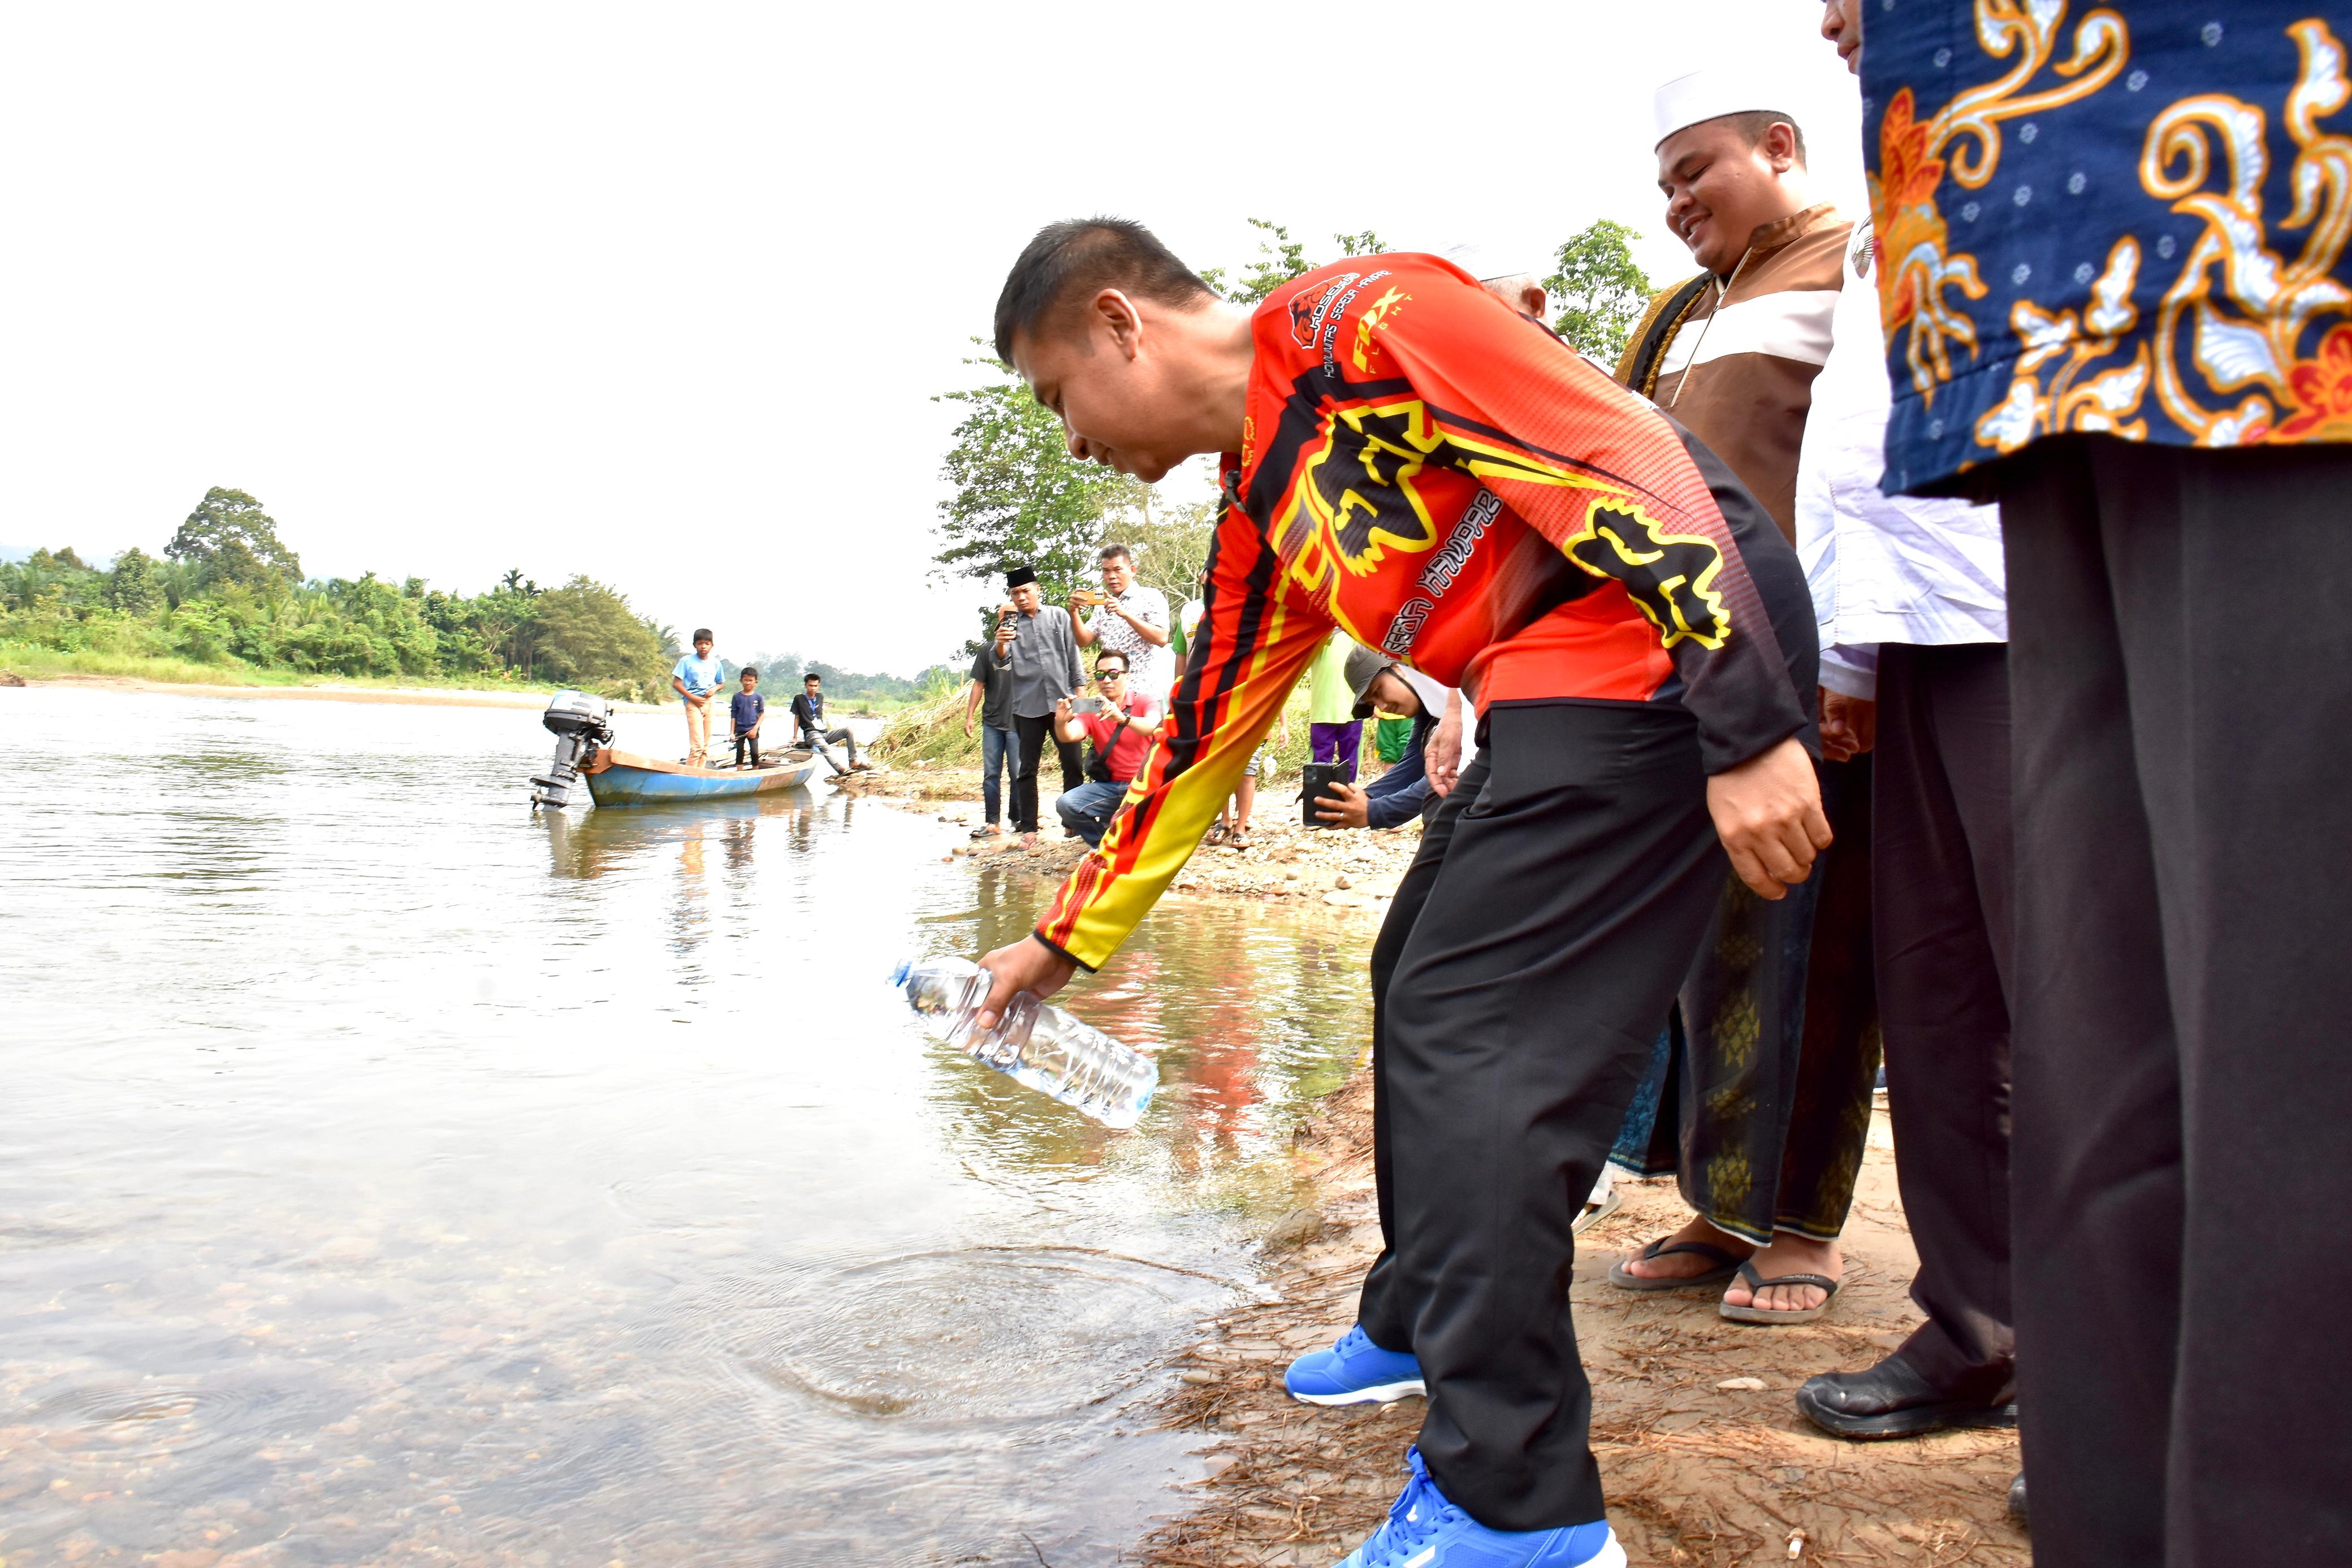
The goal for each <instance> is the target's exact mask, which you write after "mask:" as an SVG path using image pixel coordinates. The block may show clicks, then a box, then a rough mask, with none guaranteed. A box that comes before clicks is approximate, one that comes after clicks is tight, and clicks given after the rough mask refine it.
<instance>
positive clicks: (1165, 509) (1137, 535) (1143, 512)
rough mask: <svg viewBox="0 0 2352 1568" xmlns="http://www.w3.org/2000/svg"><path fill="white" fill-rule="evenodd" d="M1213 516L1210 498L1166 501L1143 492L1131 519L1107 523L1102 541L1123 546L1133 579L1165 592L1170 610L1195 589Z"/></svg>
mask: <svg viewBox="0 0 2352 1568" xmlns="http://www.w3.org/2000/svg"><path fill="white" fill-rule="evenodd" d="M1216 516H1217V504H1216V502H1215V501H1214V500H1213V499H1209V500H1200V501H1167V500H1163V499H1160V498H1159V497H1154V496H1152V495H1150V493H1148V492H1147V493H1146V495H1145V497H1144V498H1143V500H1142V503H1141V504H1140V505H1139V507H1137V508H1136V510H1135V512H1134V513H1133V514H1132V515H1129V516H1122V517H1118V518H1115V519H1113V520H1112V521H1111V523H1110V526H1109V527H1108V528H1107V529H1106V530H1105V531H1104V535H1103V540H1102V542H1103V543H1104V544H1110V543H1112V542H1113V541H1117V542H1118V543H1119V544H1123V545H1125V546H1126V547H1127V548H1128V549H1129V552H1130V553H1131V554H1132V555H1133V556H1134V557H1135V580H1136V581H1138V582H1140V583H1142V584H1144V585H1145V586H1146V587H1148V588H1156V589H1158V590H1159V591H1160V592H1162V593H1164V594H1166V595H1167V596H1168V603H1169V607H1170V608H1171V609H1173V608H1174V607H1175V606H1177V605H1180V604H1181V603H1183V602H1184V601H1186V600H1188V599H1191V598H1192V597H1193V596H1194V595H1195V594H1197V593H1199V592H1200V591H1201V590H1200V581H1201V569H1202V567H1203V566H1204V565H1206V564H1207V563H1208V559H1209V536H1210V535H1211V534H1212V533H1213V532H1214V531H1215V528H1216Z"/></svg>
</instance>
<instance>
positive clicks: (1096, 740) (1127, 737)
mask: <svg viewBox="0 0 2352 1568" xmlns="http://www.w3.org/2000/svg"><path fill="white" fill-rule="evenodd" d="M1095 690H1096V691H1097V693H1099V694H1100V695H1097V696H1082V697H1064V698H1063V699H1062V700H1061V701H1060V702H1058V703H1056V704H1055V705H1054V738H1055V740H1058V741H1060V742H1061V743H1062V744H1063V745H1065V746H1075V745H1076V744H1077V743H1078V742H1079V741H1081V740H1085V741H1087V742H1090V743H1091V744H1092V745H1093V747H1094V749H1093V750H1092V751H1091V752H1089V753H1088V754H1087V765H1086V766H1087V781H1086V782H1085V783H1083V784H1081V785H1079V786H1078V787H1077V788H1076V789H1066V790H1064V791H1063V792H1062V798H1061V799H1060V800H1056V801H1055V802H1054V810H1055V811H1056V812H1058V813H1059V814H1060V816H1061V819H1062V826H1064V827H1066V828H1067V829H1069V830H1070V831H1071V832H1073V833H1076V835H1077V836H1078V837H1079V838H1082V839H1084V840H1086V841H1087V848H1088V849H1092V848H1093V847H1094V846H1095V845H1097V844H1098V843H1100V842H1102V836H1103V830H1104V829H1105V828H1108V827H1109V826H1110V818H1111V813H1112V812H1114V811H1116V810H1118V803H1119V801H1120V800H1124V799H1125V798H1126V796H1127V786H1128V784H1129V781H1130V780H1132V779H1134V778H1135V775H1136V773H1137V771H1138V770H1139V768H1142V766H1143V752H1144V748H1145V747H1148V746H1150V743H1151V742H1150V736H1151V732H1152V731H1153V730H1154V729H1157V728H1158V727H1160V706H1159V705H1158V704H1157V703H1155V702H1153V701H1152V700H1151V698H1150V697H1149V696H1147V695H1144V694H1143V693H1141V692H1130V691H1129V690H1128V688H1127V655H1126V654H1125V653H1117V652H1111V653H1104V654H1103V656H1102V657H1101V658H1099V659H1097V660H1096V661H1095Z"/></svg>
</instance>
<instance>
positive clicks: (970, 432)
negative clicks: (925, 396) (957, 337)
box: [931, 340, 1143, 603]
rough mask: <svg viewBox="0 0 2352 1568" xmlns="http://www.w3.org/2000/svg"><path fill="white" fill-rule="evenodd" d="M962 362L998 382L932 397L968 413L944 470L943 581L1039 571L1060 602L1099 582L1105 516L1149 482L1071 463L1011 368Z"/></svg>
mask: <svg viewBox="0 0 2352 1568" xmlns="http://www.w3.org/2000/svg"><path fill="white" fill-rule="evenodd" d="M975 341H977V340H975ZM964 362H965V363H966V364H969V365H979V366H986V367H987V368H989V369H990V370H992V371H995V372H996V379H994V380H993V381H992V382H989V383H988V384H986V385H984V386H977V387H970V388H966V389H965V390H963V391H961V392H943V393H941V394H940V396H939V397H937V398H934V399H933V400H932V401H933V402H954V403H961V404H962V405H963V410H964V414H963V418H962V419H961V421H960V422H959V423H957V425H956V427H955V433H954V439H953V441H952V443H951V444H950V446H949V447H948V452H947V456H946V457H945V458H944V459H943V460H942V461H941V463H940V478H942V479H944V480H946V481H947V482H948V484H949V485H950V486H951V487H952V490H953V494H951V495H950V496H949V497H947V498H946V499H945V500H943V501H941V502H940V521H939V534H940V550H939V553H938V554H936V555H934V556H933V557H932V558H931V559H932V560H933V562H934V563H935V564H936V566H937V568H938V574H939V576H940V578H941V579H942V580H955V579H959V578H969V577H989V576H995V575H998V574H1001V573H1003V571H1005V570H1008V569H1009V568H1012V567H1015V566H1027V567H1031V568H1034V570H1035V571H1036V573H1037V577H1038V580H1039V581H1040V582H1041V583H1043V585H1044V586H1045V595H1046V597H1047V599H1048V600H1049V601H1053V602H1055V603H1060V602H1062V601H1065V600H1066V599H1067V598H1068V597H1069V595H1070V592H1071V591H1072V590H1074V589H1076V588H1077V587H1079V586H1080V585H1081V584H1083V583H1086V582H1088V581H1091V580H1093V578H1094V574H1095V549H1096V547H1097V541H1099V540H1100V539H1101V538H1102V535H1103V520H1104V518H1105V517H1107V516H1115V515H1118V514H1121V513H1124V512H1128V511H1131V510H1133V509H1135V508H1136V507H1138V506H1139V504H1140V497H1141V496H1142V493H1143V486H1141V485H1139V484H1138V483H1137V482H1136V481H1134V480H1133V479H1130V478H1129V477H1127V476H1125V475H1123V474H1119V473H1117V472H1115V471H1113V470H1111V469H1108V468H1105V467H1102V466H1101V465H1097V464H1093V463H1081V462H1079V461H1078V460H1077V459H1076V458H1075V457H1072V456H1071V455H1070V448H1069V442H1068V439H1067V437H1066V436H1065V435H1064V434H1063V432H1062V422H1061V419H1060V418H1059V417H1058V416H1057V415H1055V413H1054V412H1053V411H1052V410H1051V409H1048V408H1046V407H1045V406H1043V405H1042V404H1040V403H1039V402H1037V400H1036V399H1035V398H1034V397H1032V396H1030V395H1029V389H1028V388H1027V387H1025V386H1024V385H1022V384H1021V382H1019V381H1018V380H1016V379H1014V377H1013V372H1012V368H1011V367H1010V366H1008V365H1005V364H1003V363H1002V362H1001V361H997V360H994V359H977V360H967V361H964Z"/></svg>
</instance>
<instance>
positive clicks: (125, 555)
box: [106, 545, 163, 619]
mask: <svg viewBox="0 0 2352 1568" xmlns="http://www.w3.org/2000/svg"><path fill="white" fill-rule="evenodd" d="M106 601H107V602H108V603H109V604H111V605H112V606H114V608H115V609H117V610H120V611H122V612H125V613H126V614H131V615H136V616H139V617H141V618H142V619H143V618H145V617H147V616H150V615H153V614H155V613H157V612H160V611H161V610H162V609H163V579H162V578H161V577H160V576H159V575H157V573H156V570H155V558H154V557H153V556H152V555H149V554H148V553H147V552H146V551H145V550H143V549H140V548H139V547H138V546H137V545H133V546H131V548H130V549H127V550H124V551H123V552H122V553H121V555H119V556H116V557H115V558H114V569H113V570H111V571H109V572H108V573H107V574H106Z"/></svg>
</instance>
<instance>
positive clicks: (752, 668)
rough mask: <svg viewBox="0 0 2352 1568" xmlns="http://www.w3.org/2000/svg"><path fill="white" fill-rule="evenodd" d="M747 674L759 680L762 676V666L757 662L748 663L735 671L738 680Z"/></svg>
mask: <svg viewBox="0 0 2352 1568" xmlns="http://www.w3.org/2000/svg"><path fill="white" fill-rule="evenodd" d="M745 675H749V676H751V678H752V679H753V680H755V681H756V680H758V679H759V678H760V666H759V665H757V664H746V665H744V666H743V667H742V668H741V669H740V670H738V671H736V672H735V676H736V678H737V679H738V680H740V679H741V678H742V677H743V676H745Z"/></svg>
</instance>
